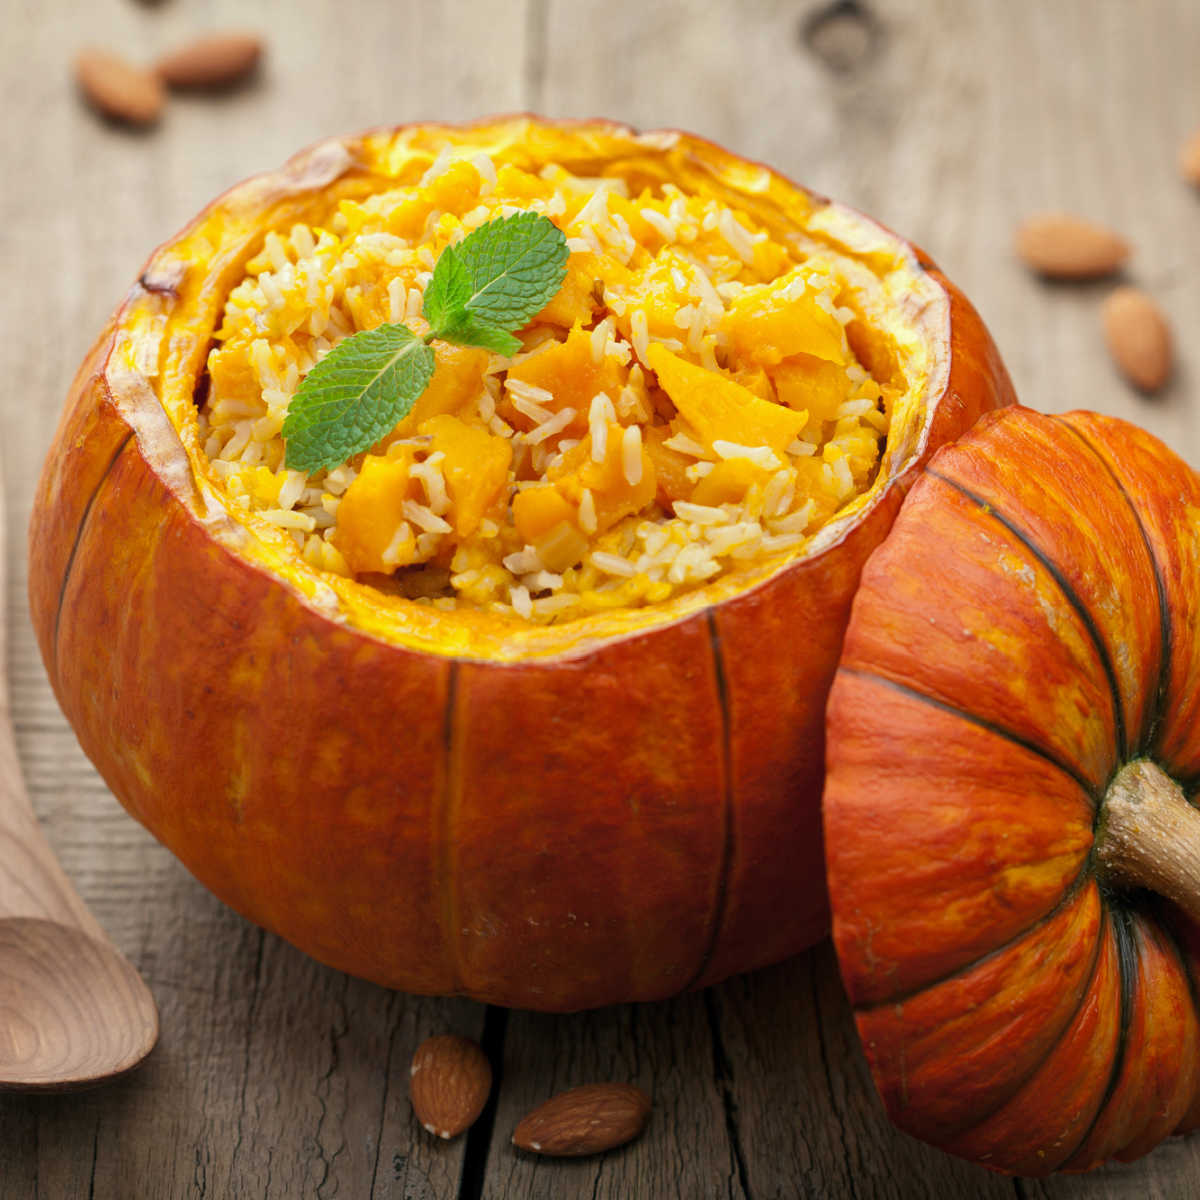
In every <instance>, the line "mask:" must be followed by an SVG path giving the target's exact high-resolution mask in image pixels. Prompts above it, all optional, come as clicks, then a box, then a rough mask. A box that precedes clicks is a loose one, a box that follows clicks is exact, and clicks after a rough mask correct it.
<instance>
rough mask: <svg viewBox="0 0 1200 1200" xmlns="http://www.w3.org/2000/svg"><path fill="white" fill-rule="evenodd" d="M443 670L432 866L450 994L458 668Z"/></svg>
mask: <svg viewBox="0 0 1200 1200" xmlns="http://www.w3.org/2000/svg"><path fill="white" fill-rule="evenodd" d="M447 664H448V665H447V669H446V701H445V707H444V708H443V709H442V761H443V764H444V766H443V771H442V789H441V797H440V799H441V804H440V805H439V806H438V809H437V861H436V863H435V864H434V871H435V872H436V886H437V892H438V895H439V897H440V899H441V908H442V930H443V933H444V935H445V940H446V949H447V953H448V956H449V960H450V963H449V965H450V969H451V971H452V972H453V975H454V983H453V986H452V987H451V988H450V989H449V990H450V991H451V992H454V993H458V992H461V991H462V987H463V984H464V979H463V971H462V955H461V953H460V950H459V939H460V938H461V936H462V935H461V934H460V932H459V919H458V888H457V881H456V880H455V878H454V868H455V862H454V856H453V854H452V847H453V845H454V841H453V832H454V824H455V822H456V820H457V818H458V801H459V795H460V793H461V790H462V786H461V785H462V780H461V778H460V775H461V771H460V770H459V766H458V755H457V753H456V751H457V750H458V741H459V729H458V720H457V713H456V709H457V706H458V673H459V670H460V667H461V664H460V663H459V660H458V659H455V658H451V659H448V660H447Z"/></svg>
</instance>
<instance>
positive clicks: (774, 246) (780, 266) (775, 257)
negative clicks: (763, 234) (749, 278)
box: [753, 238, 789, 280]
mask: <svg viewBox="0 0 1200 1200" xmlns="http://www.w3.org/2000/svg"><path fill="white" fill-rule="evenodd" d="M753 253H754V270H755V272H756V273H757V274H758V276H759V277H760V278H761V279H763V280H772V279H775V278H776V277H777V276H778V275H779V274H781V273H782V272H783V271H785V270H787V266H788V261H789V260H788V252H787V251H786V250H785V249H784V248H783V247H782V246H781V245H779V243H778V242H773V241H771V240H770V238H764V239H763V240H762V241H758V242H755V243H754V251H753Z"/></svg>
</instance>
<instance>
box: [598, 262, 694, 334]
mask: <svg viewBox="0 0 1200 1200" xmlns="http://www.w3.org/2000/svg"><path fill="white" fill-rule="evenodd" d="M677 272H679V273H681V274H683V275H684V276H685V277H686V278H688V279H691V278H692V276H693V275H695V273H696V267H695V265H694V264H693V263H691V262H689V261H688V259H686V258H684V257H683V256H682V255H681V254H678V253H676V252H675V251H674V250H673V249H671V248H669V247H668V248H667V249H666V250H664V251H663V252H662V253H661V254H659V255H657V256H656V257H655V258H653V259H652V260H651V261H650V262H648V263H647V264H646V266H645V267H644V268H642V269H641V270H640V271H636V272H633V273H632V274H631V275H630V276H629V278H628V279H627V280H624V281H620V280H614V281H613V282H612V283H611V284H609V283H608V281H606V282H605V287H606V292H607V294H608V295H610V297H611V299H612V300H613V301H614V302H615V307H616V309H617V310H619V311H618V312H617V328H618V329H619V330H620V331H621V333H622V335H623V336H624V337H625V338H626V340H629V341H632V340H633V314H634V313H635V312H643V313H645V314H646V328H647V330H648V331H649V332H650V333H651V334H652V335H653V336H654V337H661V338H677V339H679V340H680V341H683V340H684V339H685V338H686V336H687V333H686V330H683V329H680V328H679V326H678V325H676V324H675V318H676V316H677V315H678V313H679V310H680V308H681V307H683V306H684V305H685V304H687V303H688V302H689V301H688V299H687V298H686V297H682V296H680V294H679V284H678V283H677V282H676V279H675V276H676V273H677Z"/></svg>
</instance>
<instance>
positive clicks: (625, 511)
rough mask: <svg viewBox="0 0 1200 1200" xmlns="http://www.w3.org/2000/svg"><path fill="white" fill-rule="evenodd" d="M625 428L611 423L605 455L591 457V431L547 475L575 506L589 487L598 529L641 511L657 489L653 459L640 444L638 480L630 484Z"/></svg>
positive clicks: (608, 427)
mask: <svg viewBox="0 0 1200 1200" xmlns="http://www.w3.org/2000/svg"><path fill="white" fill-rule="evenodd" d="M624 434H625V430H624V429H623V428H622V427H621V426H620V425H618V424H615V423H610V424H609V425H608V426H607V429H606V434H605V447H604V457H603V459H602V460H601V461H600V462H595V461H594V460H593V458H592V437H591V434H589V435H588V436H587V437H586V438H584V440H583V441H582V442H580V443H579V444H578V445H577V446H572V447H571V449H570V450H568V451H567V452H566V453H565V454H563V455H562V457H561V458H560V459H559V461H558V462H557V463H555V464H554V465H553V466H552V467H551V468H550V469H549V470H548V471H547V472H546V478H547V479H549V480H551V481H552V482H553V483H554V485H555V487H557V488H558V490H559V492H560V493H561V494H562V496H563V498H564V499H566V500H567V501H569V502H570V503H571V504H572V505H573V506H574V507H575V508H576V509H578V507H579V505H580V502H581V501H582V499H583V492H584V489H585V488H586V489H587V490H588V491H589V492H590V493H591V496H592V504H593V507H594V509H595V514H596V528H597V531H603V530H605V529H608V528H609V527H611V526H613V525H615V524H616V523H617V522H618V521H619V520H621V518H622V517H627V516H629V515H630V514H632V513H636V512H640V511H641V510H642V509H643V508H645V507H646V505H647V504H649V503H650V501H651V500H653V499H654V495H655V492H656V491H657V490H658V483H657V480H656V477H655V473H654V460H653V459H652V458H651V457H650V455H649V454H648V453H647V452H646V447H645V446H644V445H642V446H641V448H640V451H639V457H640V463H641V472H640V478H639V479H638V481H637V483H630V482H629V480H628V478H627V477H626V474H625V450H624V446H623V441H624Z"/></svg>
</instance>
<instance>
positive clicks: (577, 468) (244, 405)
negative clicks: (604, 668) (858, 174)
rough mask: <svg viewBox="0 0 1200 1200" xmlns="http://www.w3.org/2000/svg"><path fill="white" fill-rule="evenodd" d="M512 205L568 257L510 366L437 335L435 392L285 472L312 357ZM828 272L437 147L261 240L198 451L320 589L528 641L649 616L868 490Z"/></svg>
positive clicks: (888, 398)
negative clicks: (486, 621) (357, 444)
mask: <svg viewBox="0 0 1200 1200" xmlns="http://www.w3.org/2000/svg"><path fill="white" fill-rule="evenodd" d="M522 210H532V211H535V212H539V213H542V214H544V215H545V216H547V217H549V218H550V219H551V220H552V221H554V222H555V223H556V224H557V225H558V226H559V227H560V228H561V229H562V230H563V232H564V233H565V235H566V237H567V246H568V249H569V250H570V258H569V260H568V264H567V275H566V279H565V281H564V283H563V285H562V287H561V289H560V290H559V292H558V294H557V295H556V296H555V298H554V299H553V300H552V301H551V302H550V303H549V304H548V305H547V306H546V307H545V308H544V309H543V310H542V311H541V312H540V313H539V314H538V315H537V316H536V317H534V319H533V320H532V322H531V323H530V324H529V325H528V326H526V328H525V329H524V330H522V331H521V332H520V339H521V342H522V348H521V350H520V351H519V352H518V353H516V354H515V355H514V356H513V357H511V358H509V357H505V356H503V355H500V354H496V353H492V352H489V351H487V350H483V349H477V348H472V347H461V346H453V345H449V344H446V343H443V342H435V343H434V349H435V352H436V358H437V367H436V370H435V373H434V376H433V379H432V382H431V383H430V385H429V387H428V388H427V389H426V391H425V392H424V393H423V394H422V395H421V396H420V397H419V398H418V399H417V401H416V404H415V406H414V408H413V410H412V412H411V413H409V415H408V416H406V417H405V418H404V419H403V420H401V421H400V423H399V424H398V425H397V426H396V427H395V428H394V429H393V430H392V431H391V432H390V433H389V434H388V435H387V436H386V437H384V438H383V439H382V440H381V441H380V442H379V443H378V444H376V445H375V446H373V447H372V448H371V449H370V450H369V451H368V452H366V453H362V454H358V455H356V456H355V457H354V458H352V459H351V460H350V461H348V462H346V463H344V464H342V465H339V466H337V467H334V468H332V469H330V470H323V471H317V472H314V473H311V474H308V475H306V474H304V473H301V472H298V471H293V470H288V469H286V468H285V466H284V441H283V438H282V437H281V434H280V430H281V427H282V425H283V422H284V418H285V417H286V416H287V412H288V405H289V402H290V400H291V398H292V397H293V395H294V394H295V391H296V389H297V387H298V386H299V383H300V381H301V380H302V379H303V378H304V376H305V374H306V373H307V372H308V371H309V370H310V369H311V368H312V367H313V366H314V364H315V363H317V362H318V361H319V360H320V359H321V358H322V357H323V356H324V355H325V354H327V353H328V352H329V351H330V350H331V349H332V348H333V347H334V346H336V345H337V344H338V342H339V341H340V340H342V339H343V338H346V337H348V336H350V335H351V334H354V333H356V332H358V331H360V330H366V329H372V328H375V327H377V326H379V325H381V324H384V323H388V322H404V323H405V324H407V325H408V326H409V327H410V328H411V329H412V330H413V331H414V332H416V333H417V334H423V333H425V332H426V331H427V329H428V325H427V323H426V322H425V321H424V320H423V319H422V316H421V312H422V296H423V291H424V288H425V286H426V285H427V283H428V282H429V279H430V277H431V275H432V272H433V268H434V264H435V262H436V260H437V258H438V256H439V254H440V253H441V252H442V250H443V249H444V248H445V247H446V246H448V245H451V244H454V243H457V242H458V241H460V240H461V239H462V238H464V237H465V236H466V235H467V234H468V233H469V232H470V231H471V230H473V229H476V228H478V227H479V226H480V225H482V224H483V223H485V222H486V221H489V220H491V219H493V218H495V217H497V216H504V215H508V214H510V213H514V212H518V211H522ZM836 264H837V260H836V257H835V256H834V255H833V254H832V253H831V252H830V251H828V250H826V249H824V248H823V247H822V246H821V244H820V243H818V242H815V241H813V240H811V239H807V238H804V237H803V236H801V235H797V236H796V237H795V239H791V240H790V239H788V238H786V237H785V238H779V237H772V236H771V235H770V234H769V233H768V231H767V230H765V229H763V228H760V227H758V226H757V224H756V222H755V221H754V220H753V218H752V217H750V216H749V215H748V214H747V213H746V212H743V211H739V210H738V209H737V208H733V207H729V206H727V205H726V204H724V203H722V202H721V201H720V200H718V199H716V198H714V197H711V196H701V195H696V194H687V193H685V192H684V191H682V190H680V189H679V188H677V187H675V186H674V185H672V184H669V183H662V184H657V185H654V186H648V187H641V188H638V189H637V190H636V192H635V190H634V188H632V187H631V186H630V185H629V183H628V181H626V180H625V179H623V178H621V177H620V176H619V175H614V176H612V177H607V176H606V177H603V178H583V177H580V176H576V175H573V174H570V173H569V172H567V171H566V170H565V169H563V168H562V167H558V166H550V167H547V168H545V169H543V170H541V171H540V172H538V173H532V172H530V171H528V170H524V169H522V168H520V167H517V166H514V165H511V164H508V165H501V166H499V167H497V165H496V164H495V163H494V162H493V161H492V160H491V159H490V158H489V157H487V156H486V155H483V154H474V155H463V154H462V153H461V152H460V154H459V155H454V154H451V153H450V152H446V153H444V154H443V155H442V156H441V157H439V159H438V160H437V161H436V162H434V163H433V165H432V166H431V167H430V168H429V170H428V171H427V172H426V173H425V175H424V177H423V178H422V179H421V180H420V183H419V185H417V186H409V187H397V188H395V189H393V190H389V191H385V192H380V193H378V194H375V195H372V196H370V197H369V198H367V199H365V200H363V201H361V202H359V201H352V200H343V201H341V202H340V204H339V205H338V206H337V209H336V211H335V212H333V213H332V214H331V215H330V216H329V218H328V219H327V221H326V222H325V223H324V224H323V225H321V226H310V225H306V224H297V225H295V226H293V227H292V228H291V229H290V231H287V232H286V235H285V236H284V235H281V234H280V233H269V234H268V235H267V237H266V240H265V244H264V245H263V247H262V250H261V252H260V253H259V254H258V255H257V256H256V257H255V258H253V259H252V260H251V261H250V262H249V263H248V264H247V268H246V274H245V278H244V279H243V280H242V282H241V283H240V284H239V285H238V286H237V287H235V288H234V289H233V291H232V293H231V294H230V296H229V299H228V302H227V304H226V306H225V309H224V313H223V319H222V322H221V324H220V327H219V329H218V330H217V332H216V335H215V344H214V347H213V349H212V351H211V352H210V354H209V356H208V364H207V365H208V372H209V377H210V382H209V387H208V392H207V396H206V397H205V398H204V400H203V403H202V405H201V410H200V435H201V439H202V442H203V445H204V450H205V453H206V454H207V456H208V458H209V460H210V462H211V464H212V470H213V473H214V475H215V477H216V478H217V480H218V481H219V482H220V483H221V484H222V486H223V487H224V489H225V491H226V492H227V494H228V495H229V497H230V498H231V500H232V502H233V503H234V504H236V505H238V506H239V507H241V508H242V509H244V510H247V511H248V512H252V513H255V514H256V515H257V516H258V517H259V518H261V519H264V520H266V521H268V522H269V523H271V524H273V525H275V526H278V527H281V528H282V529H284V530H287V531H288V532H289V533H290V534H291V536H292V537H293V538H294V539H295V541H296V543H297V545H298V547H299V549H300V552H301V553H302V554H303V557H304V559H305V560H306V561H307V562H308V563H309V564H310V565H311V566H313V567H315V568H317V569H319V570H324V571H330V572H335V573H337V574H339V575H343V576H349V577H353V578H356V579H358V580H359V581H360V582H363V583H368V584H371V585H373V586H375V587H377V588H379V589H381V590H383V591H387V592H392V593H395V594H398V595H402V596H406V597H409V598H411V599H413V600H416V601H418V602H420V603H426V604H431V605H434V606H437V607H441V608H455V607H459V606H467V607H474V608H478V609H487V610H492V611H497V612H500V613H505V614H508V615H510V616H512V615H514V614H516V615H518V616H520V617H522V618H525V619H527V620H531V621H534V622H538V623H548V622H551V621H561V620H564V619H569V618H571V617H573V616H578V615H582V614H584V613H588V612H594V611H597V610H601V609H608V608H615V607H636V606H639V605H644V604H653V603H657V602H660V601H662V600H665V599H667V598H668V597H669V596H671V595H673V594H675V593H678V592H681V591H684V590H686V589H689V588H692V587H695V586H697V585H699V584H701V583H703V582H705V581H707V580H710V579H712V578H713V577H715V576H717V575H718V574H720V573H721V572H725V571H731V570H736V569H737V568H738V567H739V565H745V564H749V563H754V564H759V565H761V564H763V563H764V562H768V561H770V560H772V559H781V560H782V559H783V558H784V557H791V556H794V555H795V554H796V553H797V552H798V551H800V549H801V548H802V547H803V546H804V545H805V543H806V541H807V540H808V539H809V538H810V537H811V536H812V535H813V534H814V532H815V531H816V530H818V529H820V528H821V527H822V526H823V525H824V524H825V523H827V522H828V520H829V519H830V517H832V516H833V515H834V514H835V513H836V512H837V511H838V510H839V509H840V508H841V507H843V506H844V505H845V504H846V503H847V502H848V501H850V500H851V499H853V498H854V497H855V496H857V495H859V494H860V493H861V492H862V491H864V490H865V489H866V488H867V487H868V486H869V485H870V483H871V481H872V479H873V478H874V475H875V472H876V470H877V467H878V463H879V457H880V452H881V447H882V445H883V443H884V440H885V438H886V435H887V431H888V426H889V415H890V412H891V409H892V406H893V403H894V402H895V399H896V396H897V389H895V388H893V387H891V386H889V384H890V381H889V380H887V379H884V380H883V381H882V382H881V381H879V380H876V379H875V378H872V376H871V375H870V373H869V372H868V371H867V370H866V369H865V367H864V365H863V364H862V363H860V361H859V358H858V356H857V355H856V353H855V350H854V348H853V346H852V339H851V338H848V336H847V327H848V326H850V325H852V323H853V322H854V321H855V320H856V311H855V308H854V307H853V304H854V296H853V294H852V293H851V292H850V291H849V289H848V287H847V285H846V284H845V282H844V281H843V279H842V278H841V277H840V275H839V273H838V271H837V269H836Z"/></svg>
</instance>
